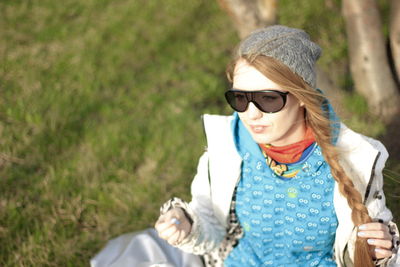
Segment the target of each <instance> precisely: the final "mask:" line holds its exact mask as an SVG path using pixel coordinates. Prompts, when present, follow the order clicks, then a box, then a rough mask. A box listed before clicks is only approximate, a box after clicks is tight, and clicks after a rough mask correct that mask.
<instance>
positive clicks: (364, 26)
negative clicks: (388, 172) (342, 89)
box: [342, 0, 400, 122]
mask: <svg viewBox="0 0 400 267" xmlns="http://www.w3.org/2000/svg"><path fill="white" fill-rule="evenodd" d="M393 2H397V3H396V4H397V5H398V2H399V1H398V0H395V1H393ZM342 12H343V16H344V19H345V22H346V31H347V38H348V42H349V55H350V70H351V73H352V76H353V79H354V83H355V88H356V90H357V91H358V92H360V93H361V94H362V95H363V96H364V97H365V98H366V100H367V102H368V104H369V108H370V111H371V112H372V113H373V114H375V115H379V116H381V118H382V119H383V120H384V121H386V122H390V121H391V120H393V119H394V118H395V115H396V114H398V112H399V105H398V103H399V100H400V96H399V92H398V89H397V86H396V83H395V80H394V78H393V76H392V73H391V70H390V66H389V60H388V56H387V53H386V46H385V41H384V36H383V33H382V31H381V29H382V23H381V19H380V15H379V12H378V7H377V3H376V2H375V0H343V1H342ZM396 27H397V28H398V26H396ZM396 27H393V28H396Z"/></svg>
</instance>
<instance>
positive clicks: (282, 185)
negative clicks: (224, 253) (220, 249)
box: [225, 145, 338, 267]
mask: <svg viewBox="0 0 400 267" xmlns="http://www.w3.org/2000/svg"><path fill="white" fill-rule="evenodd" d="M299 164H302V171H300V172H299V173H298V174H297V175H296V177H294V178H291V179H287V178H282V177H279V176H277V175H276V174H275V173H274V172H273V171H272V170H271V169H270V168H269V167H268V166H267V165H266V163H265V161H263V160H262V158H260V157H254V156H252V155H251V154H250V153H249V152H246V153H244V155H243V165H242V177H241V179H240V181H239V183H238V185H237V195H236V200H237V202H236V213H237V216H238V219H239V222H240V224H241V225H242V227H243V229H244V236H243V238H242V239H240V240H239V244H238V245H237V246H236V247H235V248H234V249H233V251H232V252H231V253H230V254H229V256H228V258H227V259H226V260H225V266H274V267H277V266H282V267H283V266H284V267H290V266H293V267H294V266H319V267H322V266H336V263H335V261H334V260H333V243H334V240H335V232H336V228H337V224H338V223H337V218H336V213H335V210H334V207H333V188H334V179H333V177H332V175H331V172H330V168H329V165H328V164H327V163H326V162H325V161H324V159H323V157H322V153H321V149H320V147H319V146H317V145H315V147H314V149H313V150H312V151H310V153H309V155H308V156H307V157H305V158H304V160H302V161H301V162H299Z"/></svg>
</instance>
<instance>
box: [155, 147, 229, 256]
mask: <svg viewBox="0 0 400 267" xmlns="http://www.w3.org/2000/svg"><path fill="white" fill-rule="evenodd" d="M191 193H192V201H191V202H190V203H187V202H184V201H182V200H180V199H178V198H173V199H172V200H170V201H169V202H167V203H166V204H164V206H163V208H162V209H161V212H162V213H163V212H165V211H166V210H168V209H170V208H172V207H174V208H175V207H179V208H182V209H184V211H185V212H186V214H187V215H188V216H189V217H190V219H191V220H192V229H191V232H190V234H189V235H188V236H187V237H186V238H185V239H184V240H183V241H182V242H181V243H180V244H177V245H176V247H178V248H180V249H181V250H183V251H185V252H188V253H192V254H197V255H201V254H205V253H208V252H211V251H213V250H214V249H216V248H218V247H219V246H220V244H221V242H222V240H223V238H224V236H225V235H226V229H225V227H224V226H223V225H222V224H221V223H220V222H219V221H218V220H217V218H216V217H215V215H214V211H213V203H212V197H211V188H210V181H209V170H208V153H207V152H205V153H204V154H203V155H202V156H201V157H200V160H199V164H198V167H197V174H196V176H195V177H194V179H193V182H192V185H191Z"/></svg>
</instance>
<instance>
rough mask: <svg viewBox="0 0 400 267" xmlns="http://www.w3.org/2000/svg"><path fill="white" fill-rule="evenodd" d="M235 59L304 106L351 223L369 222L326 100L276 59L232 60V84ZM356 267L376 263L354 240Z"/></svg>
mask: <svg viewBox="0 0 400 267" xmlns="http://www.w3.org/2000/svg"><path fill="white" fill-rule="evenodd" d="M238 60H245V61H246V62H247V63H248V64H249V65H250V66H253V67H254V68H256V69H257V70H258V71H260V72H261V73H262V74H263V75H265V76H266V77H267V78H268V79H270V80H272V81H273V82H274V83H276V84H278V85H280V86H281V87H282V88H284V89H285V90H287V91H289V92H290V93H291V94H292V95H293V96H295V97H296V98H297V99H298V100H299V101H300V102H303V103H304V107H305V122H306V124H307V126H309V127H311V129H312V130H313V132H314V135H315V140H316V142H317V143H318V145H319V146H320V147H321V149H322V154H323V156H324V159H325V160H326V162H327V163H328V164H329V166H330V167H331V173H332V175H333V177H334V179H335V180H336V181H337V183H338V185H339V190H340V192H341V194H342V195H343V196H344V197H345V198H346V199H347V202H348V204H349V206H350V208H351V209H352V214H351V217H352V220H353V223H354V225H356V226H357V227H358V226H359V225H361V224H364V223H368V222H371V221H372V220H371V218H370V216H369V215H368V210H367V208H366V207H365V206H364V205H363V202H362V197H361V194H360V192H358V191H357V190H356V188H355V187H354V184H353V182H352V180H351V179H350V178H349V176H347V174H346V173H345V171H344V169H343V168H342V166H341V165H340V164H339V161H340V160H339V158H340V153H339V151H338V149H337V148H336V147H335V146H334V145H333V144H332V140H333V136H332V135H333V133H334V131H333V129H332V127H334V126H333V124H334V123H335V122H333V121H331V120H330V119H329V116H328V114H327V112H326V111H324V109H323V105H324V100H325V97H324V96H323V95H322V94H321V93H319V92H318V91H317V90H315V89H314V88H312V87H310V86H309V85H308V84H307V83H306V82H305V81H304V80H303V79H302V78H301V77H300V76H299V75H297V74H296V73H294V72H292V71H291V70H290V69H289V68H288V67H287V66H286V65H284V64H283V63H281V62H279V61H278V60H276V59H274V58H272V57H267V56H262V55H259V56H256V57H255V58H252V57H251V56H248V57H241V58H239V59H235V60H234V61H232V62H231V63H230V64H229V65H228V67H227V77H228V80H229V81H230V82H233V75H234V71H235V65H236V63H237V61H238ZM354 266H355V267H373V266H375V264H374V263H373V261H372V258H371V256H370V254H369V246H368V243H367V242H366V239H363V238H359V237H357V240H356V244H355V253H354Z"/></svg>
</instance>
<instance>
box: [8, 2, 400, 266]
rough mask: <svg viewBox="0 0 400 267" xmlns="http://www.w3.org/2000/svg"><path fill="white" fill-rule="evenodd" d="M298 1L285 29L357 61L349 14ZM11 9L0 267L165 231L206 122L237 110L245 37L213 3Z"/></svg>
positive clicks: (78, 255)
mask: <svg viewBox="0 0 400 267" xmlns="http://www.w3.org/2000/svg"><path fill="white" fill-rule="evenodd" d="M290 2H291V1H282V4H280V19H281V22H282V23H286V24H289V25H291V26H297V27H303V28H305V29H306V30H307V31H310V33H311V34H312V37H313V39H316V41H318V42H319V43H321V44H322V45H323V47H332V49H325V50H326V51H327V52H326V53H325V54H324V56H323V58H321V62H322V64H323V66H324V67H325V68H330V67H331V66H332V65H333V64H337V66H343V65H345V64H346V62H347V59H346V45H345V37H344V34H343V28H342V27H343V22H342V21H341V19H340V16H338V13H337V12H338V10H337V9H336V8H335V7H327V6H326V5H325V4H323V3H322V2H321V1H318V0H313V1H304V3H303V2H299V3H301V5H302V6H300V7H299V8H302V9H303V10H305V11H304V12H297V14H293V13H291V12H292V11H291V10H293V8H292V6H291V4H290ZM306 2H307V3H309V4H305V3H306ZM299 5H300V4H299ZM0 12H1V13H0V38H1V40H2V42H1V43H0V148H1V149H0V177H1V179H0V244H1V249H0V265H1V266H87V265H88V261H89V259H90V258H91V257H92V256H93V255H94V254H95V253H96V252H98V251H99V250H100V249H101V247H102V246H104V244H105V242H106V241H107V240H109V239H110V238H112V237H115V236H117V235H119V234H122V233H125V232H130V231H135V230H140V229H143V228H146V227H150V226H152V225H153V223H154V222H155V220H156V218H157V216H158V208H159V206H160V204H161V203H163V202H164V201H165V200H167V199H168V198H169V197H171V196H175V195H178V196H181V197H183V198H184V199H186V200H188V199H189V198H190V196H189V190H188V188H189V185H190V182H191V180H192V176H193V173H194V172H195V167H196V162H197V158H198V157H199V155H200V154H201V153H202V148H203V146H204V144H205V139H204V137H203V132H202V130H201V122H200V115H201V114H202V113H222V114H229V113H230V111H229V109H228V107H227V105H226V104H225V103H224V101H223V98H222V92H223V91H224V90H225V89H226V88H227V86H228V84H227V82H226V80H225V77H224V68H225V65H226V63H227V62H228V61H229V58H230V55H231V52H232V49H233V48H234V46H235V44H236V43H237V41H238V38H237V36H236V33H235V32H234V29H233V28H232V26H231V24H230V21H229V19H228V18H227V16H226V15H225V14H224V13H223V12H222V11H221V10H220V9H219V7H218V5H217V4H216V2H213V1H211V2H207V3H206V2H204V1H184V0H172V1H144V0H138V1H129V0H115V1H105V0H96V1H95V0H87V1H76V0H65V1H63V2H62V3H59V2H55V1H50V0H43V1H34V0H32V1H2V2H1V3H0ZM315 12H317V13H316V14H314V13H315ZM324 12H328V14H329V15H325V16H322V15H323V14H325V13H324ZM300 13H301V15H299V14H300ZM294 16H297V17H294ZM291 18H296V19H291ZM315 20H320V23H319V25H320V27H318V28H317V27H315V23H314V22H313V21H315ZM296 21H297V22H296ZM336 34H339V37H335V38H333V36H335V35H336ZM338 73H339V74H340V73H342V71H338ZM339 74H338V77H340V75H339ZM354 112H357V111H354ZM363 114H364V113H363V112H361V113H360V115H358V118H360V119H359V120H357V122H355V123H354V124H356V123H358V121H361V122H362V121H364V119H365V115H363ZM363 116H364V117H363ZM367 134H368V133H367ZM372 135H375V136H377V135H379V133H372ZM391 166H394V167H393V168H392V170H394V171H396V172H399V171H400V170H399V168H398V166H399V164H398V163H397V162H393V163H391ZM396 166H397V167H396ZM396 168H397V169H396ZM393 194H397V193H396V192H395V193H393ZM389 200H393V201H395V200H396V198H392V199H390V198H389ZM393 203H394V202H393Z"/></svg>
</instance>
